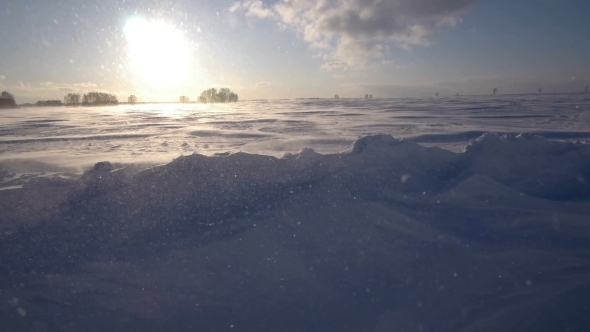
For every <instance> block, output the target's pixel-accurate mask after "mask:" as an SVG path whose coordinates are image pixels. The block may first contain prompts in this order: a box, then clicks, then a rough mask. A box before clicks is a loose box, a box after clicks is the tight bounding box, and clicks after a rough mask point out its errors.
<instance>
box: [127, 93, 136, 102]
mask: <svg viewBox="0 0 590 332" xmlns="http://www.w3.org/2000/svg"><path fill="white" fill-rule="evenodd" d="M127 102H128V103H129V104H135V103H137V97H136V96H135V95H131V96H129V97H128V98H127Z"/></svg>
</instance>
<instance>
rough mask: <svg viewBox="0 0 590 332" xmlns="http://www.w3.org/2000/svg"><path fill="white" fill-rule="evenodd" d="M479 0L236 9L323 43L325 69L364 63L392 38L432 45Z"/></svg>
mask: <svg viewBox="0 0 590 332" xmlns="http://www.w3.org/2000/svg"><path fill="white" fill-rule="evenodd" d="M476 2H477V0H280V1H278V2H277V3H275V4H274V5H265V4H264V3H263V2H262V1H259V0H244V1H240V2H236V3H234V5H233V6H232V7H231V8H230V11H232V12H243V13H245V15H246V16H249V17H258V18H270V19H274V20H276V21H277V22H278V24H279V26H280V27H282V28H286V29H292V30H294V31H296V32H297V34H298V36H299V37H300V38H302V39H303V40H305V41H307V42H308V43H309V44H310V45H311V46H312V47H314V48H318V49H320V50H321V51H322V52H323V53H322V54H323V57H324V58H325V59H326V63H325V64H324V65H323V66H322V67H323V68H324V69H328V70H332V69H339V68H358V67H364V66H365V65H366V64H367V63H369V62H371V61H373V60H375V59H378V58H381V57H383V56H384V55H385V53H386V51H387V47H388V45H389V44H390V43H394V44H396V45H397V46H399V47H401V48H404V49H409V48H411V47H413V46H428V45H429V44H430V40H431V38H432V35H433V34H435V33H436V32H438V31H440V30H441V29H444V28H448V27H454V26H457V25H458V24H459V23H460V22H461V17H462V15H463V14H465V12H467V11H468V10H469V9H470V8H471V7H473V5H474V4H475V3H476Z"/></svg>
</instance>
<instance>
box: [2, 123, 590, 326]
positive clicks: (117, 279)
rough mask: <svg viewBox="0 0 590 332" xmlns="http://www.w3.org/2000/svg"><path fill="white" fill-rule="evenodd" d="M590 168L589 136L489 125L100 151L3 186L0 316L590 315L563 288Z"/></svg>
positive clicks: (581, 266)
mask: <svg viewBox="0 0 590 332" xmlns="http://www.w3.org/2000/svg"><path fill="white" fill-rule="evenodd" d="M589 172H590V146H588V145H584V144H574V143H564V142H551V141H548V140H547V139H545V138H542V137H539V136H527V135H518V136H500V135H496V134H485V135H483V136H481V137H479V138H477V139H475V140H472V141H471V142H470V143H469V145H468V146H467V147H466V148H465V151H464V152H463V153H454V152H451V151H448V150H443V149H440V148H427V147H423V146H421V145H418V144H417V143H416V142H414V141H411V140H406V139H395V138H393V137H392V136H390V135H375V136H367V137H363V138H360V139H358V140H357V141H356V142H354V144H353V145H352V147H351V148H350V149H349V150H347V151H345V152H343V153H337V154H327V155H323V154H319V153H316V152H315V151H314V150H313V149H303V150H301V151H300V152H299V153H295V154H286V155H284V156H283V157H282V158H276V157H272V156H265V155H254V154H246V153H234V154H217V155H214V156H203V155H199V154H193V155H190V156H182V157H179V158H177V159H175V160H174V161H172V162H171V163H169V164H167V165H163V166H158V167H153V168H150V169H147V170H141V171H137V169H134V168H133V167H129V166H123V165H117V164H111V163H109V162H106V161H105V162H100V163H97V164H96V165H95V166H94V167H93V168H92V169H91V170H88V171H86V172H85V173H84V174H83V175H82V176H80V177H79V178H77V179H76V178H63V177H49V178H43V179H38V180H35V181H32V180H31V181H29V182H26V183H24V184H23V185H22V188H21V189H13V190H2V191H0V211H1V212H0V220H1V223H0V251H1V252H2V253H3V255H2V258H0V290H1V292H0V300H1V301H0V302H1V303H4V306H5V307H6V308H4V309H6V310H4V311H0V312H7V314H0V319H1V320H2V321H5V322H9V323H10V324H12V325H10V326H14V329H16V330H18V329H23V330H26V329H32V326H33V325H34V324H37V325H38V324H42V325H43V324H45V325H43V326H50V327H55V328H56V329H62V327H65V326H67V324H70V323H71V322H75V323H76V324H77V327H79V328H80V329H84V330H101V329H102V330H104V329H105V328H106V327H107V325H108V324H107V323H104V322H103V321H101V320H100V319H98V320H97V319H95V318H93V316H92V315H89V314H88V312H104V313H105V315H110V316H109V317H115V316H113V315H116V317H121V319H122V321H123V320H124V321H125V322H127V323H125V324H127V325H125V326H127V328H128V329H133V328H139V329H141V328H142V327H146V326H150V324H152V323H157V324H160V325H158V326H160V327H162V326H176V329H178V326H177V325H174V324H176V322H178V321H182V322H184V323H183V324H185V323H186V324H188V325H186V327H185V326H184V325H183V327H181V329H185V328H186V329H187V330H190V329H192V330H195V329H196V330H221V329H227V327H228V326H229V325H228V317H227V312H229V311H228V310H231V312H232V315H231V316H232V318H231V319H233V320H232V324H235V326H238V327H241V328H243V329H244V330H257V329H263V330H293V331H295V330H347V329H350V327H351V326H355V330H363V329H374V328H375V327H377V329H378V330H383V331H386V330H387V331H392V330H403V329H414V328H415V327H417V326H422V327H423V329H424V330H470V329H471V330H473V329H481V326H482V325H481V324H484V323H485V322H486V321H487V320H488V319H492V318H493V324H491V323H490V325H486V326H489V329H490V330H527V329H529V330H538V329H539V326H542V325H543V324H549V325H550V323H551V322H553V324H558V323H559V322H562V323H563V322H567V321H572V320H575V319H579V318H580V317H587V315H585V313H583V312H580V310H581V309H580V310H578V311H576V310H573V309H572V308H581V307H583V306H581V305H580V303H578V302H575V301H578V300H579V301H581V302H583V299H584V296H581V295H580V299H578V298H577V297H572V296H571V294H585V295H586V296H587V295H589V293H590V290H589V289H588V287H587V271H589V270H590V262H589V261H588V260H587V258H586V257H585V256H584V255H580V254H579V253H580V250H583V251H584V252H586V251H587V250H589V249H590V245H589V243H590V238H589V237H590V235H588V232H587V230H588V226H587V216H588V213H590V208H589V207H588V199H589V198H590V188H589V185H588V180H589V176H590V174H589ZM2 174H4V175H2V176H3V177H7V176H9V175H10V174H8V173H7V172H4V173H2ZM49 276H51V277H49ZM19 285H26V286H19ZM548 291H549V292H551V296H549V297H548V296H547V292H548ZM14 298H16V299H18V300H17V301H16V302H15V301H14V300H13V299H14ZM163 299H166V300H163ZM568 301H569V302H568ZM572 301H573V302H572ZM574 302H575V303H574ZM63 303H68V305H69V306H70V305H71V308H72V309H71V310H67V311H66V312H64V310H63V307H62V305H63ZM408 303H411V304H412V305H407V304H408ZM196 304H198V306H197V305H196ZM557 304H559V306H557ZM551 306H554V307H551ZM13 307H14V308H13ZM541 307H543V308H546V307H551V308H553V312H554V313H555V314H552V315H550V316H551V317H553V318H552V319H554V320H553V321H552V320H551V318H547V319H546V320H544V319H545V316H543V315H540V314H539V313H542V312H545V311H542V310H540V308H541ZM16 308H21V309H23V310H26V312H27V318H30V319H31V320H30V321H27V320H22V319H21V317H20V316H18V313H20V312H22V311H18V310H17V309H16ZM187 308H190V309H187ZM194 308H196V309H194ZM277 308H278V309H277ZM281 308H282V309H285V310H283V311H281V310H282V309H281ZM508 308H509V309H510V310H507V309H508ZM193 309H194V310H193ZM472 309H473V310H472ZM9 312H10V313H12V314H8V313H9ZM57 312H59V313H60V314H59V315H58V314H56V313H57ZM547 312H552V311H551V310H548V311H547ZM169 313H174V314H173V315H171V316H169ZM224 313H225V314H224ZM564 313H567V314H566V315H565V316H564V315H563V314H564ZM531 315H533V316H535V315H536V316H535V317H536V318H537V320H534V319H531V320H529V321H528V323H527V322H525V323H523V322H522V319H521V317H523V316H527V317H532V316H531ZM560 315H561V316H560ZM400 317H403V318H404V319H399V318H400ZM560 317H561V318H560ZM560 319H561V320H560ZM105 321H109V322H110V321H111V320H105ZM33 322H36V323H33ZM482 322H483V323H482ZM562 323H559V324H562ZM27 324H32V325H27ZM105 324H107V325H105ZM527 324H528V325H527ZM539 324H540V325H539ZM563 324H565V323H563ZM37 325H34V326H37ZM189 325H190V328H188V326H189ZM109 326H110V325H109ZM556 326H557V325H556ZM559 326H562V325H559ZM586 326H587V325H586ZM356 327H358V329H357V328H356Z"/></svg>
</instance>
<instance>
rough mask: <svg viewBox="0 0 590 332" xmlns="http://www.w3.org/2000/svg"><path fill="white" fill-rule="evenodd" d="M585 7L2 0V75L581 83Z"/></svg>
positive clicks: (117, 88)
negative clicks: (136, 22) (137, 22)
mask: <svg viewBox="0 0 590 332" xmlns="http://www.w3.org/2000/svg"><path fill="white" fill-rule="evenodd" d="M587 13H590V2H588V1H583V0H579V1H570V0H545V1H543V0H519V1H508V0H495V1H477V0H439V1H437V0H381V1H379V0H346V1H344V0H313V1H311V0H278V1H257V0H242V1H199V0H192V1H188V0H182V1H132V0H131V1H130V0H126V1H123V0H118V1H117V0H106V1H101V2H97V1H84V0H76V1H74V0H69V1H65V0H63V1H51V2H49V1H31V0H20V1H5V0H4V2H3V3H2V6H0V31H1V32H0V46H1V47H0V89H3V90H8V91H10V92H12V93H13V94H14V95H15V96H16V97H17V102H19V103H23V102H35V101H37V100H41V99H62V98H63V96H64V95H65V94H67V93H68V92H86V91H105V92H110V93H114V94H117V95H118V96H119V99H120V100H125V99H126V96H128V95H129V94H136V95H137V96H138V98H139V99H140V101H176V100H178V96H180V95H187V96H189V97H190V98H191V99H193V100H194V99H195V98H196V97H197V96H198V95H199V93H200V91H202V90H204V89H206V88H209V87H221V86H227V87H230V88H231V89H232V90H234V91H236V92H237V93H238V94H239V95H240V98H241V99H259V98H296V97H330V96H333V95H334V94H336V93H338V94H339V95H340V96H341V97H359V96H364V94H365V93H371V94H373V95H374V96H375V97H405V96H431V95H434V94H435V93H436V92H439V93H440V94H441V95H454V94H456V93H460V94H488V93H490V92H491V90H492V89H493V88H498V89H499V91H500V93H532V92H535V91H536V90H537V89H538V88H543V90H544V91H546V92H552V91H553V90H554V89H555V90H556V91H557V92H574V91H582V90H583V89H584V87H585V86H586V85H587V84H590V38H588V36H589V33H590V20H588V19H587ZM133 20H135V21H138V20H140V21H141V22H143V23H141V24H140V25H137V26H136V27H139V28H137V29H136V31H137V32H136V33H135V34H133V35H130V33H129V30H130V28H129V27H130V26H131V25H132V23H130V22H135V21H133ZM142 34H143V35H142ZM158 45H160V47H158ZM161 45H165V47H161ZM146 73H147V74H149V75H146Z"/></svg>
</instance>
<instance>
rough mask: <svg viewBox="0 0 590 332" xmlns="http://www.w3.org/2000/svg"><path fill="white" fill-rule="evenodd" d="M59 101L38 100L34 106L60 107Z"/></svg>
mask: <svg viewBox="0 0 590 332" xmlns="http://www.w3.org/2000/svg"><path fill="white" fill-rule="evenodd" d="M61 105H62V102H61V100H39V101H38V102H36V103H35V106H61Z"/></svg>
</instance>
